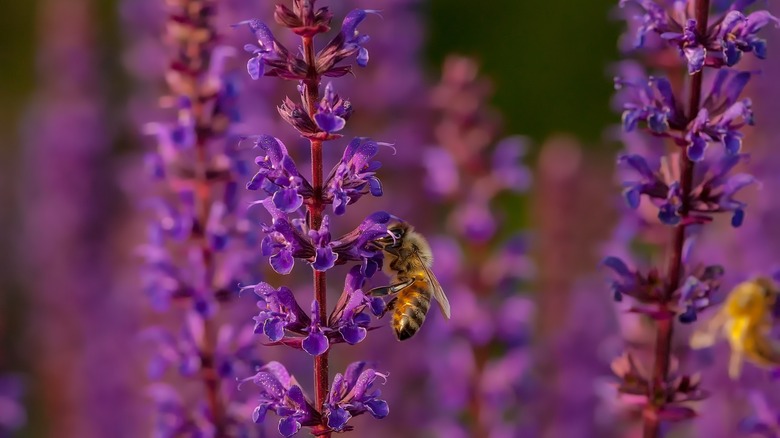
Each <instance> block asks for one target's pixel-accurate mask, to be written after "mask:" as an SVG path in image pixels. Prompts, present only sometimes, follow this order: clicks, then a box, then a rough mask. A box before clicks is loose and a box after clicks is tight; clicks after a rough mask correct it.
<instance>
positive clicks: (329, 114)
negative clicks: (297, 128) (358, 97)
mask: <svg viewBox="0 0 780 438" xmlns="http://www.w3.org/2000/svg"><path fill="white" fill-rule="evenodd" d="M351 114H352V104H350V102H349V101H348V100H343V99H341V98H340V97H339V96H338V94H336V92H335V91H334V90H333V84H331V83H330V82H329V83H328V85H326V86H325V95H324V96H323V98H322V101H321V102H320V104H319V106H318V107H317V112H316V113H315V114H314V121H315V122H317V126H318V127H319V128H320V129H322V130H323V131H325V132H327V133H328V134H330V133H333V132H338V131H341V130H342V129H344V126H345V125H346V123H347V119H349V116H350V115H351Z"/></svg>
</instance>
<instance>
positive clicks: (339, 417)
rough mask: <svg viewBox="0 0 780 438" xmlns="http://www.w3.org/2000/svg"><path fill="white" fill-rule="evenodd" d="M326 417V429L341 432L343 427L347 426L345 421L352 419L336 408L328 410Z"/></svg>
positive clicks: (345, 412)
mask: <svg viewBox="0 0 780 438" xmlns="http://www.w3.org/2000/svg"><path fill="white" fill-rule="evenodd" d="M326 416H327V418H328V427H330V428H331V429H333V430H336V431H341V430H343V429H344V426H346V425H347V421H349V419H350V418H352V414H350V413H349V412H347V410H346V409H342V408H341V407H338V406H337V407H336V408H334V409H330V410H329V411H328V413H327V414H326Z"/></svg>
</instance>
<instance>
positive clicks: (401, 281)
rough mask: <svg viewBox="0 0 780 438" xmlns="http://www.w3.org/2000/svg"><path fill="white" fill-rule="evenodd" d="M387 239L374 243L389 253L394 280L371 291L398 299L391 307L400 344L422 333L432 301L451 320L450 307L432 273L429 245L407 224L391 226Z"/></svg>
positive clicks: (387, 266) (388, 267)
mask: <svg viewBox="0 0 780 438" xmlns="http://www.w3.org/2000/svg"><path fill="white" fill-rule="evenodd" d="M387 234H388V235H387V236H385V237H382V238H380V239H377V240H375V241H374V242H375V243H376V244H377V245H378V246H379V247H380V248H381V249H382V250H383V251H384V253H385V265H384V271H385V273H386V274H387V275H389V276H390V278H391V283H390V284H389V285H387V286H383V287H377V288H374V289H371V291H370V293H371V294H372V295H375V296H383V295H392V294H396V296H395V297H394V298H393V299H392V300H391V301H390V302H389V303H388V311H392V312H393V313H392V321H391V326H392V327H393V331H394V332H395V335H396V337H397V338H398V340H399V341H403V340H406V339H409V338H411V337H412V336H414V334H415V333H417V331H418V330H420V327H421V326H422V324H423V322H425V316H426V315H427V314H428V309H429V308H430V307H431V298H435V299H436V301H438V302H439V307H440V309H441V312H442V314H443V315H444V317H445V318H447V319H449V318H450V303H449V301H448V300H447V297H446V296H445V295H444V291H443V290H442V288H441V285H440V284H439V281H438V280H437V279H436V276H435V275H433V272H431V266H432V265H433V254H432V253H431V247H430V245H428V241H427V240H425V238H424V237H423V236H422V235H421V234H420V233H417V232H415V231H414V228H413V227H412V226H411V225H409V224H408V223H406V222H400V221H399V222H396V223H393V224H391V225H390V226H388V228H387Z"/></svg>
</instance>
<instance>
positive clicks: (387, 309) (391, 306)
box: [379, 297, 398, 318]
mask: <svg viewBox="0 0 780 438" xmlns="http://www.w3.org/2000/svg"><path fill="white" fill-rule="evenodd" d="M397 301H398V297H393V299H392V300H390V301H388V302H387V304H386V305H385V310H384V311H383V312H382V314H381V315H379V318H383V317H384V316H385V315H386V314H387V312H392V311H393V309H395V304H396V302H397Z"/></svg>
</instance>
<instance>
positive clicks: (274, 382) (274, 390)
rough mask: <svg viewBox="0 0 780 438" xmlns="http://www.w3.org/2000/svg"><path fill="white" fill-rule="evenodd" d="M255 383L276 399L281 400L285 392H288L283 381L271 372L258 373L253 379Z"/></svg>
mask: <svg viewBox="0 0 780 438" xmlns="http://www.w3.org/2000/svg"><path fill="white" fill-rule="evenodd" d="M252 380H253V381H254V383H255V384H256V385H257V386H259V387H260V388H262V389H263V390H264V392H266V393H267V394H268V395H269V396H271V397H273V398H274V399H275V400H281V399H282V398H283V397H284V394H285V393H286V392H287V391H286V390H285V389H284V386H283V385H282V382H280V381H279V379H277V378H276V376H274V375H273V374H271V373H268V372H265V371H261V372H259V373H257V374H256V375H255V376H254V378H253V379H252Z"/></svg>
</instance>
